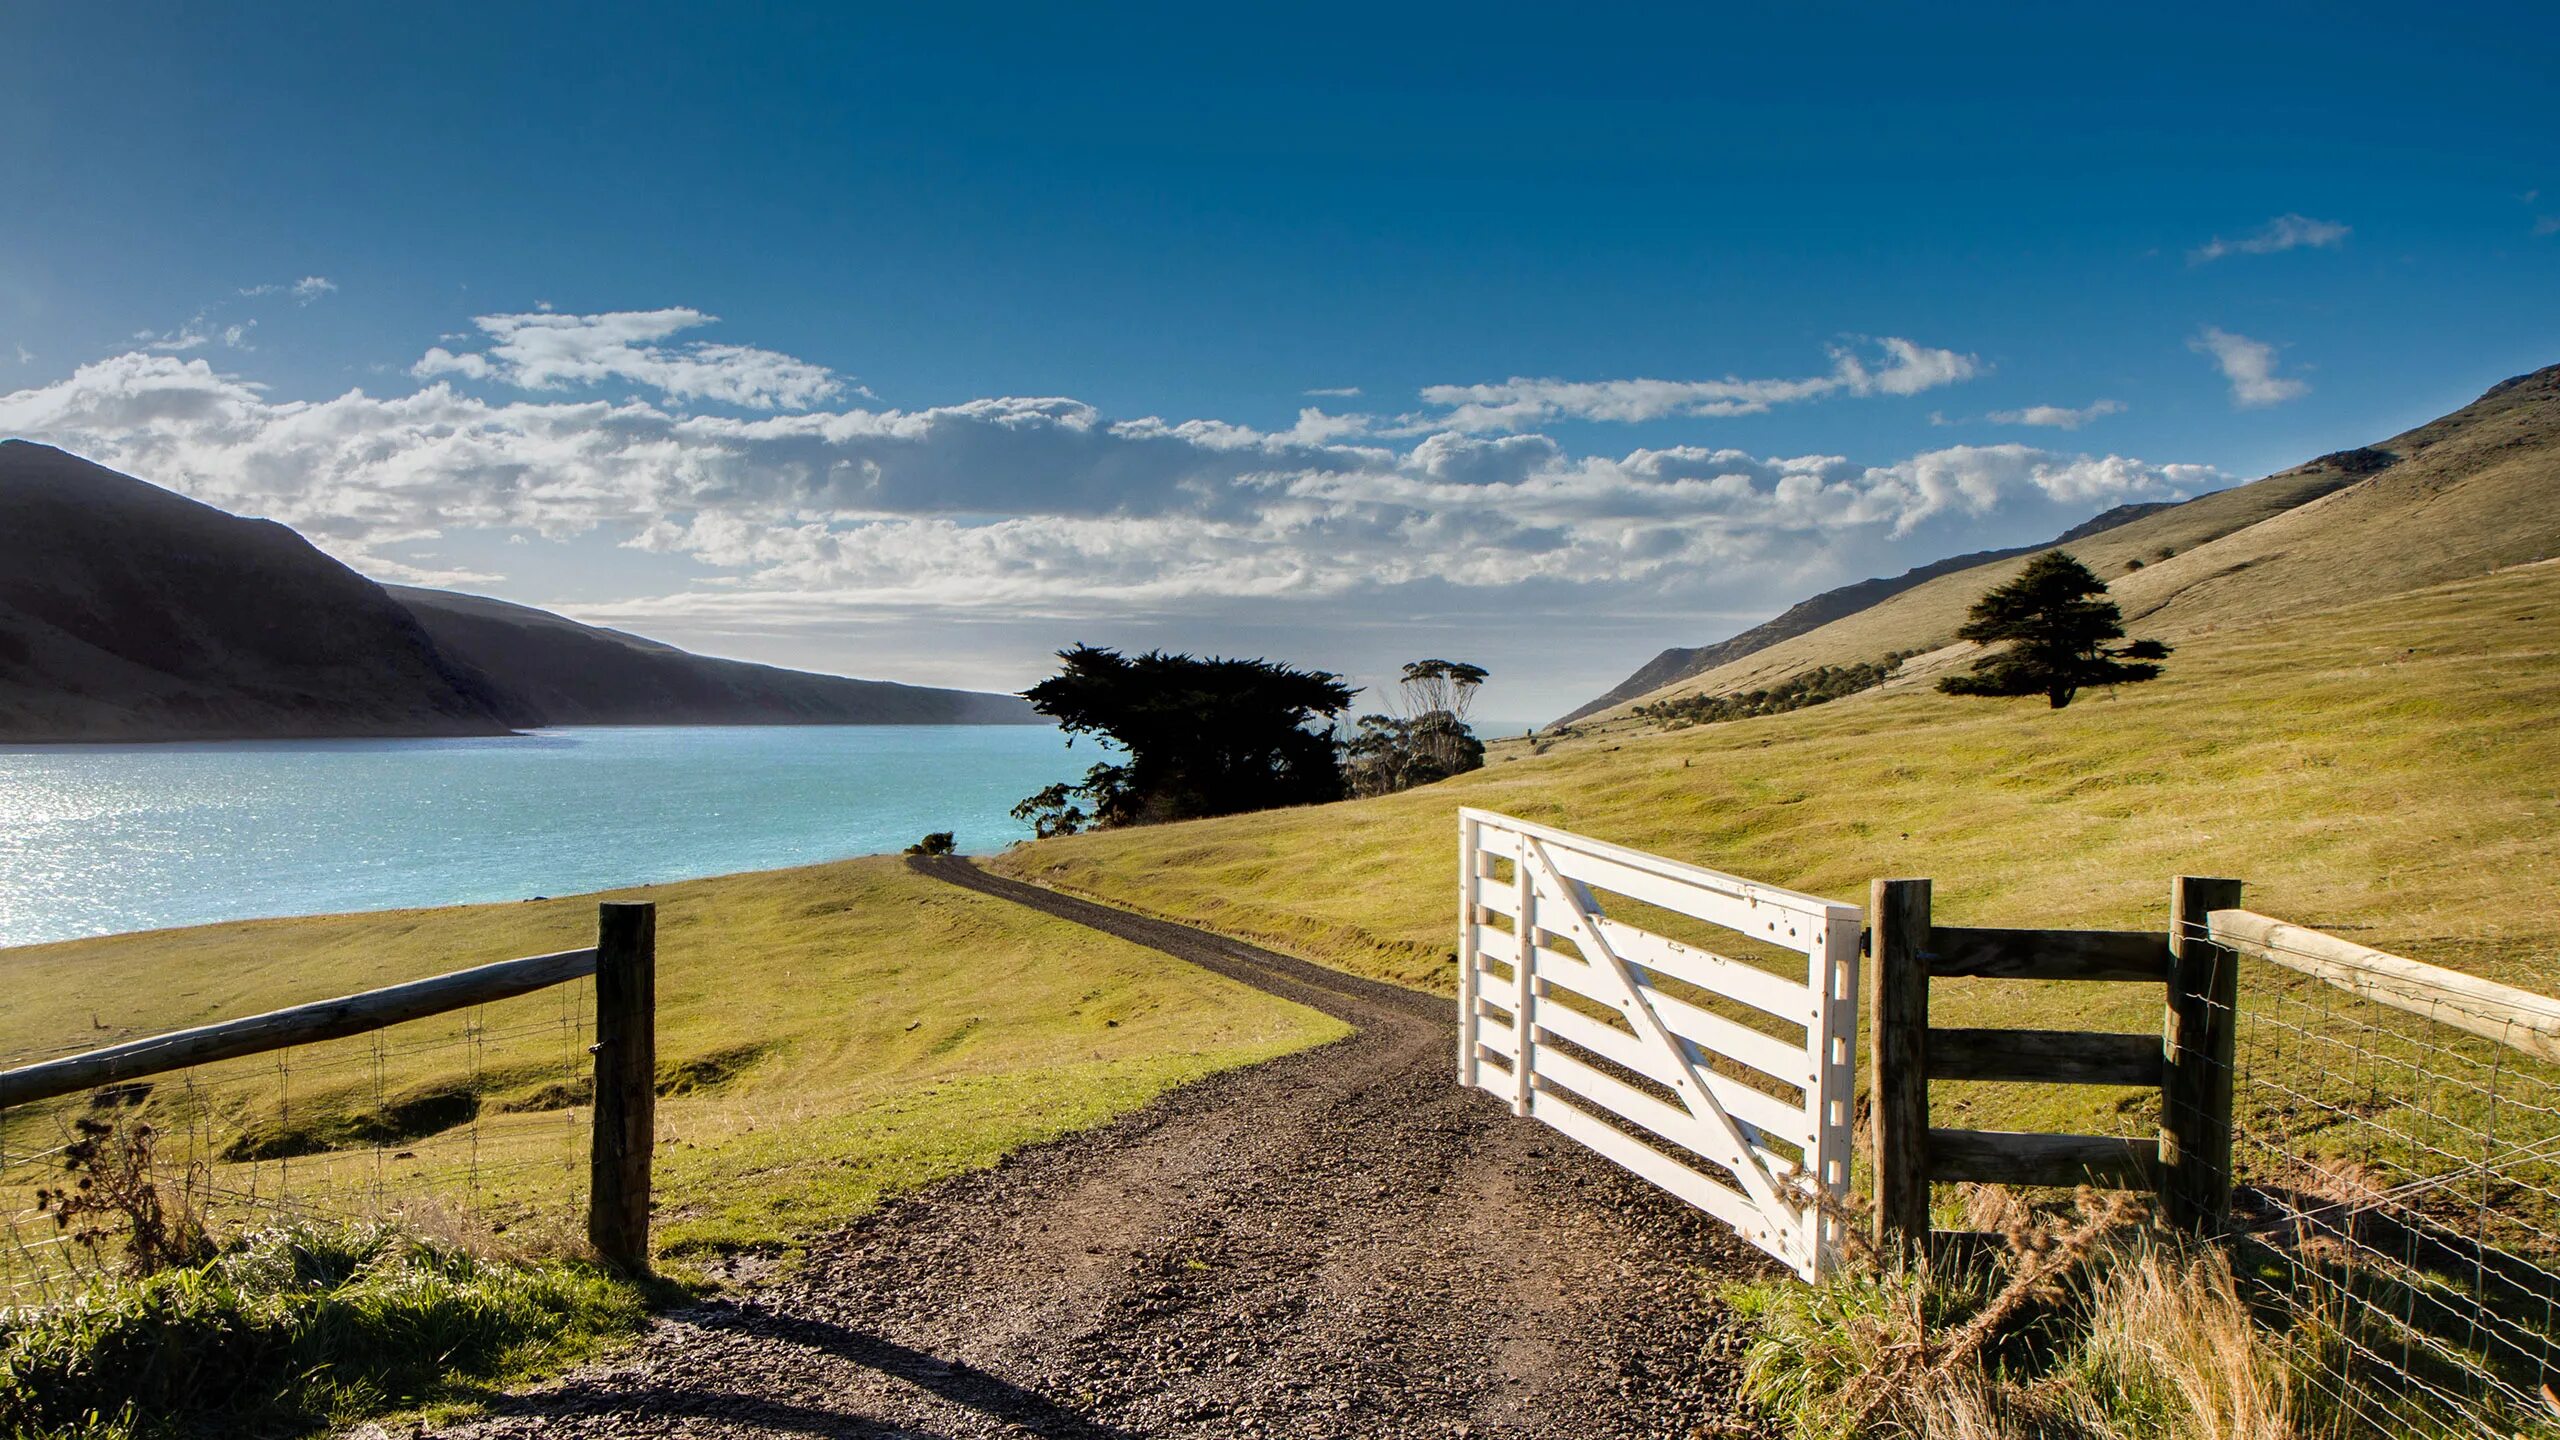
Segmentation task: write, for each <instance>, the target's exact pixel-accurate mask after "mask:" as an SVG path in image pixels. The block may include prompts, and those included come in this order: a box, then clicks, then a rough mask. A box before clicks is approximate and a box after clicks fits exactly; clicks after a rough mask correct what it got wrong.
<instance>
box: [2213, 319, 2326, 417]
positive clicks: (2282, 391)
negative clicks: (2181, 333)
mask: <svg viewBox="0 0 2560 1440" xmlns="http://www.w3.org/2000/svg"><path fill="white" fill-rule="evenodd" d="M2187 348H2188V349H2190V350H2193V351H2195V352H2196V353H2197V354H2199V355H2210V356H2212V357H2213V363H2214V364H2215V366H2217V367H2218V368H2219V369H2220V370H2221V371H2222V378H2223V379H2225V380H2228V381H2230V382H2231V403H2232V404H2234V405H2239V406H2243V407H2248V408H2255V407H2257V406H2261V405H2278V404H2282V403H2283V402H2285V401H2287V400H2294V399H2299V398H2300V397H2302V396H2304V395H2308V394H2310V393H2311V385H2310V383H2309V382H2308V381H2304V380H2297V379H2294V378H2292V377H2291V376H2283V375H2278V374H2276V347H2274V346H2273V345H2270V344H2268V343H2266V342H2265V341H2263V340H2252V339H2250V338H2249V337H2248V336H2246V335H2234V334H2232V333H2231V332H2230V331H2228V330H2224V329H2221V328H2219V327H2216V326H2212V325H2208V326H2206V327H2205V328H2204V329H2203V331H2202V332H2200V333H2199V334H2197V335H2196V336H2195V337H2194V338H2193V339H2191V340H2189V341H2187Z"/></svg>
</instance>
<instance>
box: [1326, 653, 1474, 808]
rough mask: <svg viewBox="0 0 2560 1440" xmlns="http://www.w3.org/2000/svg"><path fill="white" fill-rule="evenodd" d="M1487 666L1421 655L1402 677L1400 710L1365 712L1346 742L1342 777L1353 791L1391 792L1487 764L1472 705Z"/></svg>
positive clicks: (1374, 793) (1399, 690) (1398, 687)
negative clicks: (1472, 723)
mask: <svg viewBox="0 0 2560 1440" xmlns="http://www.w3.org/2000/svg"><path fill="white" fill-rule="evenodd" d="M1484 680H1485V670H1484V667H1483V666H1481V665H1470V664H1468V663H1466V662H1465V661H1463V660H1416V661H1414V662H1413V663H1412V664H1409V665H1407V666H1405V667H1404V677H1403V678H1402V679H1401V680H1399V681H1398V682H1397V686H1396V688H1397V690H1398V692H1399V693H1398V696H1397V704H1396V713H1395V714H1392V715H1363V716H1361V717H1360V724H1359V729H1357V730H1356V731H1354V732H1353V733H1352V735H1351V738H1349V739H1348V740H1345V741H1344V742H1343V743H1342V782H1343V784H1344V785H1346V786H1348V787H1349V788H1350V791H1351V793H1352V794H1354V795H1391V794H1393V793H1395V792H1396V791H1398V790H1410V789H1412V788H1413V787H1414V786H1416V785H1428V784H1430V783H1431V782H1432V781H1434V780H1446V779H1448V778H1449V777H1450V776H1452V775H1462V774H1465V773H1466V772H1467V771H1469V770H1481V769H1483V768H1484V742H1483V741H1481V740H1478V739H1477V738H1476V735H1475V732H1474V731H1473V730H1471V729H1469V728H1467V711H1468V709H1469V708H1470V707H1472V706H1473V705H1474V704H1475V698H1476V689H1477V687H1479V686H1481V685H1483V684H1484Z"/></svg>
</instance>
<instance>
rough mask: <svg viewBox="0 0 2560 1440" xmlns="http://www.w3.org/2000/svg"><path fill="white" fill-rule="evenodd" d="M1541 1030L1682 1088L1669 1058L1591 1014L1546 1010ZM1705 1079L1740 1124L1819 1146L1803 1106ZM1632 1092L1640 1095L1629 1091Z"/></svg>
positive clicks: (1708, 1074) (1727, 1080)
mask: <svg viewBox="0 0 2560 1440" xmlns="http://www.w3.org/2000/svg"><path fill="white" fill-rule="evenodd" d="M1538 1025H1539V1028H1541V1029H1544V1030H1546V1031H1549V1032H1550V1033H1552V1034H1554V1035H1557V1036H1559V1037H1561V1038H1563V1039H1565V1040H1567V1041H1570V1042H1571V1043H1573V1044H1576V1045H1579V1046H1581V1047H1582V1048H1583V1049H1585V1050H1588V1051H1590V1052H1591V1053H1592V1054H1594V1055H1597V1056H1599V1057H1600V1058H1601V1059H1603V1060H1607V1061H1609V1062H1610V1063H1611V1064H1614V1065H1623V1066H1625V1067H1626V1068H1628V1069H1630V1070H1633V1071H1634V1072H1636V1073H1637V1074H1639V1075H1642V1076H1644V1077H1645V1078H1646V1079H1648V1080H1653V1081H1658V1082H1659V1083H1661V1084H1663V1085H1672V1084H1675V1083H1677V1080H1678V1078H1679V1077H1677V1076H1676V1075H1674V1074H1672V1073H1670V1070H1671V1067H1670V1066H1669V1065H1666V1064H1664V1063H1663V1057H1662V1056H1660V1055H1658V1054H1655V1053H1654V1052H1653V1051H1652V1050H1651V1049H1650V1048H1649V1047H1647V1046H1646V1045H1645V1043H1644V1042H1643V1041H1642V1040H1640V1039H1638V1038H1636V1037H1635V1036H1633V1035H1630V1034H1628V1033H1627V1032H1626V1031H1624V1030H1620V1029H1618V1028H1616V1027H1615V1026H1611V1025H1605V1024H1603V1023H1601V1022H1600V1021H1597V1020H1594V1019H1592V1018H1591V1017H1590V1016H1588V1015H1577V1014H1575V1013H1573V1012H1572V1011H1570V1010H1567V1009H1564V1008H1563V1007H1561V1006H1557V1007H1553V1008H1549V1007H1544V1006H1541V1007H1540V1008H1539V1012H1538ZM1703 1076H1704V1079H1705V1080H1706V1082H1707V1092H1708V1093H1709V1094H1711V1095H1713V1096H1715V1097H1716V1103H1717V1104H1719V1105H1722V1106H1723V1107H1724V1108H1725V1113H1727V1114H1729V1115H1731V1116H1733V1117H1734V1118H1735V1119H1737V1120H1744V1121H1748V1122H1749V1123H1750V1124H1751V1125H1752V1127H1753V1128H1755V1129H1758V1130H1761V1131H1764V1132H1766V1133H1768V1134H1771V1135H1775V1136H1777V1137H1778V1138H1779V1139H1781V1140H1785V1141H1787V1142H1789V1143H1790V1144H1795V1145H1805V1146H1810V1145H1811V1144H1812V1143H1813V1122H1812V1120H1811V1118H1810V1117H1808V1116H1807V1115H1806V1114H1805V1112H1804V1107H1803V1106H1802V1105H1800V1104H1790V1103H1788V1102H1787V1101H1784V1100H1781V1099H1779V1098H1778V1097H1776V1096H1775V1095H1771V1094H1769V1093H1768V1092H1766V1091H1763V1090H1754V1089H1752V1088H1751V1087H1750V1086H1748V1085H1745V1084H1743V1083H1742V1082H1741V1081H1739V1080H1735V1079H1732V1078H1731V1077H1729V1076H1724V1075H1718V1074H1716V1073H1714V1072H1713V1071H1705V1072H1703ZM1619 1088H1621V1089H1625V1088H1626V1087H1624V1086H1620V1087H1619ZM1628 1093H1629V1094H1634V1093H1637V1092H1635V1091H1632V1090H1629V1091H1628Z"/></svg>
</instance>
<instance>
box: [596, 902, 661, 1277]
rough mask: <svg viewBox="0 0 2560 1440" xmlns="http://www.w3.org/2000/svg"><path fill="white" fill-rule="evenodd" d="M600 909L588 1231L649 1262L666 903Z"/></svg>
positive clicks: (603, 1250) (624, 1262)
mask: <svg viewBox="0 0 2560 1440" xmlns="http://www.w3.org/2000/svg"><path fill="white" fill-rule="evenodd" d="M597 912H598V913H597V916H596V1045H595V1056H596V1071H595V1090H596V1093H595V1137H594V1141H593V1145H592V1147H591V1149H590V1151H589V1155H588V1168H587V1239H588V1241H589V1243H591V1244H593V1245H594V1246H595V1249H596V1253H597V1254H598V1255H600V1256H602V1257H603V1258H604V1260H605V1262H606V1263H607V1264H610V1265H613V1266H616V1267H618V1268H620V1269H623V1270H628V1271H633V1272H640V1271H646V1270H647V1269H648V1268H649V1159H650V1151H651V1149H652V1148H653V1147H654V1145H655V1143H656V1140H657V1094H658V1092H657V1080H658V1035H657V983H658V907H657V906H655V905H650V904H638V905H613V904H608V905H602V906H599V907H597Z"/></svg>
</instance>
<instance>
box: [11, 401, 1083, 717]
mask: <svg viewBox="0 0 2560 1440" xmlns="http://www.w3.org/2000/svg"><path fill="white" fill-rule="evenodd" d="M1035 718H1036V717H1034V716H1033V715H1032V713H1031V710H1030V707H1029V706H1028V705H1026V704H1024V703H1023V702H1022V701H1021V700H1019V699H1017V698H1015V697H1013V696H1009V695H985V694H978V693H975V692H970V691H962V690H935V689H926V688H921V687H917V686H910V685H894V684H889V683H887V682H883V681H874V680H848V679H840V678H837V677H834V676H828V675H811V674H805V673H802V672H800V671H794V670H780V669H775V668H772V667H769V666H763V665H749V664H745V663H742V662H739V661H733V660H714V659H709V658H706V657H703V656H698V655H691V654H687V653H686V652H684V651H682V650H678V649H675V648H674V647H672V646H667V645H660V644H657V643H656V642H654V641H649V640H643V639H640V638H638V637H637V636H631V635H623V634H619V633H617V632H614V631H610V630H597V629H593V628H590V627H587V626H583V625H578V624H575V623H573V622H571V621H568V620H564V619H562V618H560V617H559V616H556V615H551V614H548V613H546V612H543V611H540V610H533V609H528V608H526V607H524V606H520V605H508V604H505V603H503V602H500V601H495V600H482V599H478V598H475V597H472V596H466V595H446V594H443V593H440V592H437V591H431V590H406V589H403V590H400V591H398V592H397V593H396V594H395V593H394V592H393V591H391V590H388V589H386V588H385V587H383V586H381V585H378V584H376V583H374V582H373V581H371V580H368V579H366V578H365V577H364V576H362V575H359V574H357V573H356V572H355V571H353V570H350V569H348V568H347V567H346V566H344V565H342V564H340V563H339V562H337V561H336V560H333V559H331V558H329V557H328V556H327V555H324V554H322V553H321V552H320V551H319V550H318V549H316V548H314V547H313V546H312V544H311V543H310V542H309V541H307V540H305V539H303V538H302V537H301V536H300V535H297V534H295V533H294V532H293V531H292V530H290V529H288V528H286V527H285V526H283V525H279V524H276V523H275V522H273V521H268V520H250V519H243V518H242V517H240V516H236V515H230V514H226V513H224V512H223V511H221V510H217V509H215V508H214V507H212V506H210V505H204V504H200V503H198V502H196V501H193V500H189V499H187V498H186V497H184V496H181V495H175V494H172V493H170V492H169V491H166V490H163V489H161V488H159V487H158V486H156V485H150V484H146V483H145V482H143V481H140V480H136V479H134V478H133V477H131V476H129V475H122V474H118V473H117V472H115V471H113V470H109V469H107V468H106V467H104V466H102V465H95V464H92V463H90V462H89V461H86V460H83V459H80V458H79V457H77V456H75V455H69V454H65V453H64V452H62V451H60V450H56V449H53V448H52V447H50V446H45V445H34V444H29V443H27V442H25V441H20V440H9V441H0V742H5V743H46V742H56V741H84V740H85V741H115V740H195V739H228V738H243V737H272V738H307V737H320V736H390V735H502V734H505V733H507V732H508V731H509V730H511V729H515V728H519V727H524V726H532V725H571V724H582V725H612V724H668V725H717V724H970V723H974V724H988V723H1012V722H1024V723H1028V722H1031V721H1033V720H1034V719H1035Z"/></svg>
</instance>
